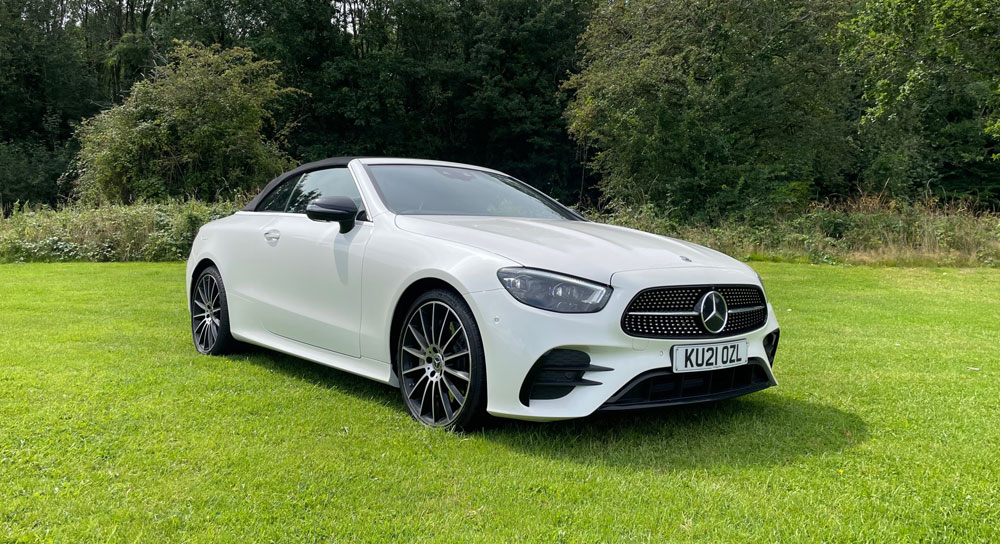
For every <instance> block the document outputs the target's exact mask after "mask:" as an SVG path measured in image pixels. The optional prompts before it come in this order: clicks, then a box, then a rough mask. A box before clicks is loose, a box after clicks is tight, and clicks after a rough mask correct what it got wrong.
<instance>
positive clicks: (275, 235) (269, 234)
mask: <svg viewBox="0 0 1000 544" xmlns="http://www.w3.org/2000/svg"><path fill="white" fill-rule="evenodd" d="M279 238H281V232H280V231H277V230H274V229H272V230H269V231H266V232H265V233H264V239H265V240H267V241H268V242H277V241H278V239H279Z"/></svg>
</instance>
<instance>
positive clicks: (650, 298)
mask: <svg viewBox="0 0 1000 544" xmlns="http://www.w3.org/2000/svg"><path fill="white" fill-rule="evenodd" d="M712 290H714V291H716V292H718V293H719V294H720V295H722V298H724V299H725V300H726V305H727V306H728V308H729V316H728V319H727V321H726V326H725V327H723V329H722V330H721V331H719V332H718V333H715V334H713V333H711V332H709V331H708V330H707V329H706V328H705V326H704V325H703V324H702V322H701V318H700V317H699V316H698V313H697V312H696V311H695V306H696V305H697V304H698V301H699V300H701V297H702V296H704V295H705V293H708V292H709V291H712ZM766 322H767V303H766V301H765V300H764V293H763V291H761V289H760V287H757V286H755V285H695V286H690V285H685V286H680V287H654V288H652V289H646V290H644V291H641V292H640V293H639V294H637V295H636V296H635V298H633V299H632V302H630V303H629V305H628V308H626V309H625V314H624V315H623V316H622V330H624V331H625V333H626V334H628V335H630V336H640V337H643V338H713V337H724V336H733V335H736V334H741V333H744V332H749V331H752V330H756V329H759V328H761V327H763V326H764V324H765V323H766Z"/></svg>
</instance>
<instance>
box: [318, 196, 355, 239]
mask: <svg viewBox="0 0 1000 544" xmlns="http://www.w3.org/2000/svg"><path fill="white" fill-rule="evenodd" d="M306 217H308V218H309V219H312V220H313V221H336V222H338V223H340V232H350V231H351V229H353V228H354V221H355V220H356V219H357V218H358V205H357V204H355V203H354V199H352V198H351V197H348V196H321V197H319V198H317V199H315V200H313V201H311V202H309V205H308V206H306Z"/></svg>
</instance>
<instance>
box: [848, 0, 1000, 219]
mask: <svg viewBox="0 0 1000 544" xmlns="http://www.w3.org/2000/svg"><path fill="white" fill-rule="evenodd" d="M843 37H844V42H845V43H846V48H845V51H844V55H843V57H844V62H845V64H847V65H848V66H851V67H853V68H854V69H856V70H858V71H859V73H860V74H861V76H862V77H861V88H862V89H863V92H864V102H863V106H864V115H863V116H862V117H861V119H860V128H861V136H862V141H863V143H864V147H865V150H866V154H867V155H868V156H867V158H866V161H865V164H866V168H865V171H864V179H863V181H864V183H865V184H866V185H867V186H868V187H870V188H875V189H876V190H881V189H889V190H892V191H893V192H896V193H903V194H907V193H912V192H913V191H915V190H921V189H923V190H925V191H933V192H939V193H945V194H968V195H975V196H977V197H979V198H981V199H983V200H985V201H991V202H997V201H998V200H1000V160H998V159H1000V2H996V1H995V0H917V1H913V0H905V1H904V0H869V1H867V2H864V3H863V4H862V6H861V9H860V10H859V12H858V13H857V15H856V16H855V17H854V18H852V19H851V20H850V21H848V22H847V23H845V25H844V33H843Z"/></svg>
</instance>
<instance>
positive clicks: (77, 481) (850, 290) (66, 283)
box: [0, 263, 1000, 543]
mask: <svg viewBox="0 0 1000 544" xmlns="http://www.w3.org/2000/svg"><path fill="white" fill-rule="evenodd" d="M755 267H756V268H757V269H758V270H759V271H760V272H761V274H762V275H763V277H764V279H765V282H766V285H767V289H768V295H769V297H770V298H771V300H772V301H773V303H774V306H775V309H776V310H777V311H778V314H779V319H780V320H781V324H782V338H781V340H782V343H781V347H780V348H779V351H778V360H777V363H776V367H775V370H776V373H777V376H778V379H779V381H780V382H781V385H780V386H779V387H777V388H772V389H769V390H767V391H764V392H761V393H757V394H754V395H751V396H749V397H744V398H741V399H735V400H731V401H725V402H720V403H717V404H713V405H705V406H696V407H686V408H679V409H663V410H657V411H652V412H646V413H631V414H625V415H622V414H617V415H599V416H595V417H591V418H587V419H584V420H578V421H572V422H563V423H555V424H551V423H550V424H530V423H519V422H512V423H504V424H501V425H499V426H497V427H495V428H491V429H487V430H486V431H485V432H482V433H479V434H472V435H465V436H462V435H455V434H448V433H443V432H434V431H429V430H426V429H423V428H421V427H419V426H418V425H417V424H416V423H414V422H413V421H411V420H410V418H409V417H408V416H407V415H406V413H405V412H404V411H403V409H402V407H401V403H400V400H399V399H398V393H397V391H396V390H394V389H391V388H389V387H387V386H383V385H379V384H376V383H372V382H368V381H366V380H364V379H361V378H356V377H353V376H350V375H348V374H344V373H341V372H338V371H335V370H331V369H327V368H323V367H320V366H317V365H312V364H309V363H306V362H301V361H298V360H295V359H292V358H289V357H285V356H280V355H277V354H273V353H269V352H266V351H259V350H258V351H250V352H248V353H245V354H242V355H237V356H232V357H226V358H210V357H203V356H199V355H197V354H196V353H195V351H194V349H193V348H192V347H191V341H190V337H189V333H188V328H187V323H186V314H185V307H184V294H183V266H182V265H181V264H175V263H170V264H47V265H46V264H39V265H3V266H0V542H21V541H24V542H35V541H52V542H70V541H73V542H76V541H97V542H106V541H112V542H118V541H128V542H136V541H138V542H159V541H167V540H168V541H211V542H227V541H230V542H247V541H282V542H315V541H351V542H354V541H371V542H384V541H388V540H400V541H425V540H426V541H441V542H456V541H502V542H512V541H568V542H597V541H638V542H663V541H680V542H686V541H702V542H724V541H729V542H754V541H778V540H780V541H783V542H789V541H801V542H813V541H841V542H887V541H931V542H949V541H950V542H963V543H964V542H990V541H996V540H998V539H1000V453H998V451H1000V408H998V403H1000V270H991V269H961V270H954V269H878V268H870V267H860V268H847V267H831V266H809V265H798V264H777V263H759V264H756V265H755ZM789 309H790V311H788V310H789Z"/></svg>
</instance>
